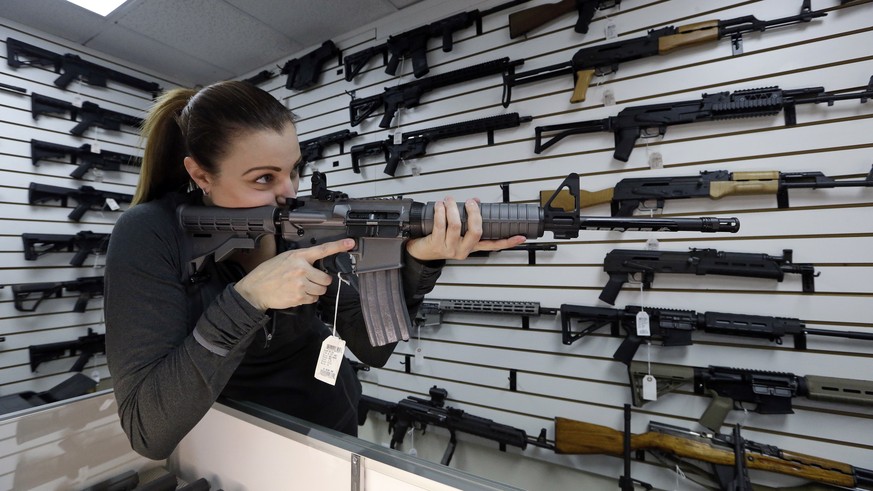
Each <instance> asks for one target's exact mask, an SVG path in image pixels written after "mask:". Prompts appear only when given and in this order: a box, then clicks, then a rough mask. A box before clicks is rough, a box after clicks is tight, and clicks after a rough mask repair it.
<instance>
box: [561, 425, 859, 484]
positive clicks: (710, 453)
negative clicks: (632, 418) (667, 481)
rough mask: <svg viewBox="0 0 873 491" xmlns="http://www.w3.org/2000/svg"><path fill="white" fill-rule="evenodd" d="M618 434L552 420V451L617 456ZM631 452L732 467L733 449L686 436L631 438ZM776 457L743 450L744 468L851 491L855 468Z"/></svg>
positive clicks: (786, 453) (619, 449)
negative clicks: (553, 437) (553, 440)
mask: <svg viewBox="0 0 873 491" xmlns="http://www.w3.org/2000/svg"><path fill="white" fill-rule="evenodd" d="M623 438H624V434H623V433H622V432H621V431H618V430H614V429H612V428H609V427H606V426H601V425H597V424H593V423H585V422H582V421H576V420H572V419H567V418H560V417H556V418H555V452H556V453H560V454H581V455H592V454H604V455H615V456H621V455H622V452H623V451H624V440H623ZM631 450H634V451H635V450H659V451H663V452H667V453H670V454H673V455H675V456H677V457H683V458H690V459H695V460H700V461H703V462H709V463H711V464H716V465H727V466H731V465H734V452H733V449H731V448H729V447H727V446H725V447H719V446H715V445H714V444H712V443H706V442H703V441H699V440H696V439H694V438H691V437H688V438H683V437H680V436H675V435H669V434H666V433H659V432H656V431H648V432H646V433H642V434H633V435H631ZM778 452H779V456H773V455H766V454H762V453H759V452H757V451H756V449H755V448H748V449H747V450H746V457H747V458H746V466H747V467H748V468H749V469H758V470H763V471H768V472H776V473H779V474H785V475H789V476H795V477H800V478H804V479H809V480H811V481H816V482H822V483H826V484H831V485H835V486H844V487H849V488H854V487H856V486H857V479H856V478H855V473H856V470H857V469H856V468H854V467H853V466H851V465H849V464H846V463H843V462H836V461H833V460H828V459H823V458H819V457H814V456H810V455H803V454H799V453H794V452H790V451H783V450H779V451H778Z"/></svg>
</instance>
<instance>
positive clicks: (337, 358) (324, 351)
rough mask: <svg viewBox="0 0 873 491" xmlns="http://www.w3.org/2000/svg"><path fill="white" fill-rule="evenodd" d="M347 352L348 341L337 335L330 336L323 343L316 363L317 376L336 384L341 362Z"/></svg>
mask: <svg viewBox="0 0 873 491" xmlns="http://www.w3.org/2000/svg"><path fill="white" fill-rule="evenodd" d="M345 352H346V342H345V341H343V340H342V339H340V338H338V337H336V336H328V337H327V338H326V339H325V340H324V341H323V342H322V343H321V352H320V353H319V354H318V361H317V362H316V363H315V378H317V379H318V380H321V381H322V382H324V383H326V384H330V385H336V378H337V377H338V376H339V369H340V364H341V363H342V362H343V354H344V353H345Z"/></svg>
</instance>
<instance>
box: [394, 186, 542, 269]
mask: <svg viewBox="0 0 873 491" xmlns="http://www.w3.org/2000/svg"><path fill="white" fill-rule="evenodd" d="M464 208H465V210H466V211H467V229H466V231H465V233H464V235H461V215H460V213H458V205H457V203H456V202H455V200H454V199H452V198H451V197H448V198H446V199H445V200H443V201H437V202H436V203H435V204H434V210H433V231H432V232H431V234H430V235H428V236H426V237H422V238H420V239H411V240H409V241H408V242H407V243H406V251H407V252H408V253H409V255H410V256H412V257H414V258H416V259H418V260H419V261H432V260H435V259H465V258H466V257H467V256H468V255H469V254H470V253H471V252H473V251H499V250H501V249H507V248H510V247H514V246H517V245H519V244H521V243H523V242H524V241H525V240H526V239H525V237H524V236H522V235H515V236H513V237H509V238H506V239H499V240H480V239H481V237H482V213H481V211H480V209H479V203H478V201H476V200H474V199H468V200H467V201H466V203H464Z"/></svg>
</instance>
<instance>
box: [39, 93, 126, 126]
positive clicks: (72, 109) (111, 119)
mask: <svg viewBox="0 0 873 491" xmlns="http://www.w3.org/2000/svg"><path fill="white" fill-rule="evenodd" d="M30 100H31V108H30V113H31V115H33V119H37V118H39V116H40V115H41V114H67V113H69V114H70V121H76V120H78V121H79V124H77V125H76V126H74V127H73V129H71V130H70V133H71V134H73V135H76V136H82V135H83V134H84V133H85V131H87V130H88V128H90V127H92V126H97V127H99V128H103V129H104V130H110V131H121V125H122V124H124V125H127V126H131V127H133V128H137V129H139V127H140V126H141V125H142V122H143V120H142V119H141V118H137V117H135V116H128V115H127V114H122V113H119V112H116V111H112V110H109V109H103V108H101V107H100V106H98V105H97V104H94V103H93V102H90V101H85V102H83V103H82V107H78V106H76V105H74V104H73V103H71V102H67V101H62V100H60V99H55V98H53V97H48V96H44V95H40V94H31V96H30Z"/></svg>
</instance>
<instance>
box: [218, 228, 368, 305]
mask: <svg viewBox="0 0 873 491" xmlns="http://www.w3.org/2000/svg"><path fill="white" fill-rule="evenodd" d="M354 246H355V241H354V240H352V239H342V240H337V241H335V242H327V243H324V244H321V245H317V246H314V247H308V248H306V249H298V250H294V251H286V252H283V253H281V254H277V255H276V256H275V257H273V258H271V259H268V260H267V261H264V262H263V263H261V264H259V265H258V266H257V267H256V268H255V269H253V270H251V271H250V272H249V273H248V274H247V275H245V276H244V277H243V278H242V279H241V280H239V281H238V282H237V283H236V285H234V288H235V289H236V291H237V292H238V293H239V294H240V295H242V296H243V298H245V299H246V300H247V301H248V302H249V303H250V304H251V305H252V306H253V307H255V308H257V309H259V310H262V311H266V310H267V309H279V310H281V309H288V308H291V307H297V306H298V305H306V304H311V303H315V302H316V301H318V298H319V297H320V296H321V295H324V293H325V292H326V291H327V287H328V285H330V283H331V280H332V278H331V276H330V275H329V274H327V273H325V272H324V271H321V270H319V269H318V268H316V267H314V266H313V264H314V263H315V261H318V260H319V259H323V258H325V257H328V256H332V255H334V254H339V253H341V252H346V251H349V250H351V249H352V248H353V247H354Z"/></svg>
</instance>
